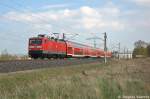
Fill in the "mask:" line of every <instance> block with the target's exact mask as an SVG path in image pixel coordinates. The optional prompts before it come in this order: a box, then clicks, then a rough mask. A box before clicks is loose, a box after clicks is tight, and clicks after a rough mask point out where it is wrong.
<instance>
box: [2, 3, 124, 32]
mask: <svg viewBox="0 0 150 99" xmlns="http://www.w3.org/2000/svg"><path fill="white" fill-rule="evenodd" d="M118 16H120V9H118V8H117V7H115V6H106V7H103V8H92V7H89V6H81V7H80V8H77V9H59V10H55V11H54V10H52V9H51V10H48V11H43V12H25V13H24V12H8V13H7V14H5V15H3V17H4V18H5V19H7V20H11V21H17V22H18V21H19V22H23V23H30V24H35V27H38V26H40V27H41V26H43V27H44V28H45V27H46V28H47V29H49V26H48V24H49V25H50V27H51V29H53V28H55V27H58V28H60V30H62V29H68V30H71V31H76V30H77V29H78V30H79V31H80V30H81V29H82V30H85V31H89V30H91V31H92V30H97V31H99V30H101V29H106V30H107V29H108V30H112V31H119V30H122V29H123V27H124V25H123V23H122V21H121V20H120V19H119V17H118Z"/></svg>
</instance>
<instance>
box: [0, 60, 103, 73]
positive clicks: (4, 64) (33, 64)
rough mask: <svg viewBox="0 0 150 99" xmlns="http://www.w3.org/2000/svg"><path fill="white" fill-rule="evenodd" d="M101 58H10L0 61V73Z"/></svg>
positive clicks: (67, 64)
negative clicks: (9, 59)
mask: <svg viewBox="0 0 150 99" xmlns="http://www.w3.org/2000/svg"><path fill="white" fill-rule="evenodd" d="M100 61H102V59H93V58H89V59H57V60H56V59H55V60H12V61H0V73H9V72H16V71H25V70H32V69H39V68H50V67H62V66H75V65H79V64H88V63H96V62H100Z"/></svg>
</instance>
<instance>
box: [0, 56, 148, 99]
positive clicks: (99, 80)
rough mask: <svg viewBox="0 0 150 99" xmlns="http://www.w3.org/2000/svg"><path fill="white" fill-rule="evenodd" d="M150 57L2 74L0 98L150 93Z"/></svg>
mask: <svg viewBox="0 0 150 99" xmlns="http://www.w3.org/2000/svg"><path fill="white" fill-rule="evenodd" d="M149 61H150V59H142V60H140V59H136V60H123V61H115V60H114V61H111V62H109V63H107V64H103V63H94V64H85V65H78V66H73V67H60V68H58V67H57V68H49V69H40V70H31V71H23V72H16V73H8V74H0V99H118V97H119V96H148V95H149V96H150V77H149V75H150V73H149V70H150V67H149V66H150V63H149Z"/></svg>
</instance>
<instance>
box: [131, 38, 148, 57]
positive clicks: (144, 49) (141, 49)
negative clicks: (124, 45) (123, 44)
mask: <svg viewBox="0 0 150 99" xmlns="http://www.w3.org/2000/svg"><path fill="white" fill-rule="evenodd" d="M139 57H150V43H147V42H145V41H142V40H139V41H136V42H135V43H134V50H133V58H139Z"/></svg>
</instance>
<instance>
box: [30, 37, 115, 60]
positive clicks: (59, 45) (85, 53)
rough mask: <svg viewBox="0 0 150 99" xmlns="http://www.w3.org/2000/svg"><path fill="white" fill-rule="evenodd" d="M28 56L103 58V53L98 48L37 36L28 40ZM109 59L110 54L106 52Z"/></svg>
mask: <svg viewBox="0 0 150 99" xmlns="http://www.w3.org/2000/svg"><path fill="white" fill-rule="evenodd" d="M29 56H30V57H31V58H34V59H36V58H66V57H104V56H105V52H104V51H103V50H101V49H98V48H93V47H90V46H87V45H83V44H79V43H75V42H71V41H67V40H64V39H56V38H54V37H48V36H45V35H38V37H32V38H30V39H29ZM106 56H107V57H111V56H112V53H111V52H108V51H107V52H106Z"/></svg>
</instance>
